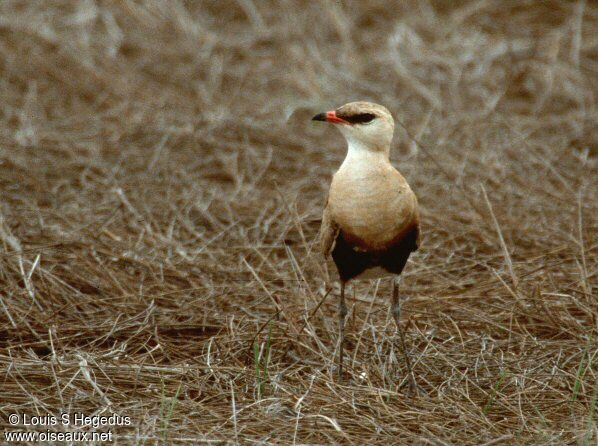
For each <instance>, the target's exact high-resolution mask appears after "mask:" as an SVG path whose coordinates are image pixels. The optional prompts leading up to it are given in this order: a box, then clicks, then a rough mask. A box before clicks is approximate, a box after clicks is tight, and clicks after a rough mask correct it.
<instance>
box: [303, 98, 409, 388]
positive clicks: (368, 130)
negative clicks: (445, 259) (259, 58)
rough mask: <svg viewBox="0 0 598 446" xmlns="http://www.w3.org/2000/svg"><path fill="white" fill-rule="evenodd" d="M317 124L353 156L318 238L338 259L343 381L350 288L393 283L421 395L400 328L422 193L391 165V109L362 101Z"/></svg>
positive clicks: (335, 182)
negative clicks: (333, 131) (402, 289)
mask: <svg viewBox="0 0 598 446" xmlns="http://www.w3.org/2000/svg"><path fill="white" fill-rule="evenodd" d="M312 120H313V121H324V122H327V123H331V124H333V125H334V126H335V127H336V128H337V129H338V130H339V131H340V132H341V134H342V135H343V136H344V137H345V139H346V142H347V154H346V157H345V159H344V161H343V162H342V164H341V166H340V168H339V169H338V170H337V172H336V173H335V174H334V175H333V177H332V181H331V184H330V190H329V193H328V199H327V200H326V205H325V206H324V211H323V215H322V223H321V227H320V232H319V244H320V249H321V252H322V254H323V255H324V257H325V258H326V259H328V260H330V259H332V261H333V263H334V265H335V266H336V270H337V272H338V277H339V280H340V299H339V308H338V312H339V344H340V347H339V359H338V361H339V364H338V376H339V379H341V380H342V376H343V356H344V340H345V318H346V316H347V306H346V303H345V285H346V284H347V283H348V282H349V281H350V280H352V279H356V278H359V279H362V278H382V277H390V278H391V280H392V295H391V302H392V303H391V312H392V315H393V318H394V320H395V324H396V326H397V334H398V337H399V344H400V348H401V350H402V354H403V357H404V360H405V364H406V367H407V374H408V380H409V385H410V388H411V390H412V391H414V392H416V393H417V389H418V387H417V384H416V380H415V376H414V373H413V368H412V366H411V361H410V358H409V355H408V354H407V350H406V348H405V339H404V336H403V333H402V331H401V326H400V324H399V320H400V305H399V280H398V278H399V276H400V274H401V272H402V271H403V268H404V267H405V264H406V263H407V259H408V258H409V256H410V255H411V253H412V252H414V251H416V250H417V249H418V247H419V245H420V213H419V206H418V200H417V197H416V195H415V194H414V192H413V191H412V190H411V188H410V186H409V184H408V183H407V181H406V180H405V178H404V177H403V175H401V173H399V171H398V170H397V169H395V168H394V167H393V165H392V164H391V162H390V146H391V142H392V138H393V133H394V119H393V117H392V115H391V113H390V112H389V111H388V109H387V108H386V107H384V106H382V105H379V104H375V103H371V102H365V101H358V102H350V103H348V104H345V105H342V106H340V107H338V108H336V109H335V110H331V111H327V112H324V113H318V114H317V115H315V116H314V117H313V118H312Z"/></svg>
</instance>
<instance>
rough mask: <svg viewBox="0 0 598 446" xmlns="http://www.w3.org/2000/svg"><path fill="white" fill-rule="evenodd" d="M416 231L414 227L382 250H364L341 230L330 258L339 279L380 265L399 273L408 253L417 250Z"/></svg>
mask: <svg viewBox="0 0 598 446" xmlns="http://www.w3.org/2000/svg"><path fill="white" fill-rule="evenodd" d="M417 231H418V228H417V227H414V228H413V229H412V230H410V231H409V232H408V233H407V234H405V236H404V237H402V238H401V240H399V241H398V242H397V243H395V244H394V245H392V246H391V247H390V248H388V249H386V250H384V251H364V250H362V249H359V248H356V247H355V246H354V245H352V244H350V243H349V242H347V241H346V240H345V237H344V236H343V235H342V232H339V235H338V236H337V237H336V241H335V245H334V249H333V250H332V259H333V260H334V263H335V265H336V268H337V269H338V274H339V276H340V279H341V281H343V282H347V281H348V280H351V279H353V278H355V277H357V276H358V275H360V274H361V273H363V272H364V271H365V270H368V269H370V268H374V267H377V266H379V267H382V268H384V269H385V270H386V271H388V272H389V273H392V274H401V272H402V271H403V268H405V264H406V263H407V259H408V258H409V255H410V254H411V253H412V252H413V251H415V250H417Z"/></svg>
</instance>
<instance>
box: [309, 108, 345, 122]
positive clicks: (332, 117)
mask: <svg viewBox="0 0 598 446" xmlns="http://www.w3.org/2000/svg"><path fill="white" fill-rule="evenodd" d="M311 119H312V121H326V122H332V123H334V124H351V123H350V122H349V121H345V120H344V119H343V118H339V117H338V116H336V112H335V111H334V110H332V111H328V112H326V113H318V114H317V115H316V116H314V117H313V118H311Z"/></svg>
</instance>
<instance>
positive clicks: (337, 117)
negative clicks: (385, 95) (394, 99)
mask: <svg viewBox="0 0 598 446" xmlns="http://www.w3.org/2000/svg"><path fill="white" fill-rule="evenodd" d="M312 120H313V121H326V122H331V123H333V124H335V126H336V127H337V128H338V129H339V131H340V132H341V133H342V134H343V135H344V137H345V139H346V140H347V142H348V143H349V144H359V145H361V146H364V147H366V148H367V149H368V150H373V151H387V150H388V149H389V147H390V143H391V140H392V135H393V132H394V126H395V124H394V120H393V119H392V115H391V114H390V112H389V111H388V110H387V109H386V107H383V106H382V105H378V104H374V103H372V102H349V103H348V104H345V105H343V106H341V107H339V108H337V109H336V110H332V111H328V112H325V113H318V114H317V115H316V116H314V117H313V118H312Z"/></svg>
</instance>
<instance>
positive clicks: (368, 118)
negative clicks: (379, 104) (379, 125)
mask: <svg viewBox="0 0 598 446" xmlns="http://www.w3.org/2000/svg"><path fill="white" fill-rule="evenodd" d="M375 117H376V115H375V114H373V113H359V114H356V115H353V116H350V117H347V118H345V119H346V120H347V121H349V122H350V123H351V124H368V123H370V122H372V121H373V120H374V118H375Z"/></svg>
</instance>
